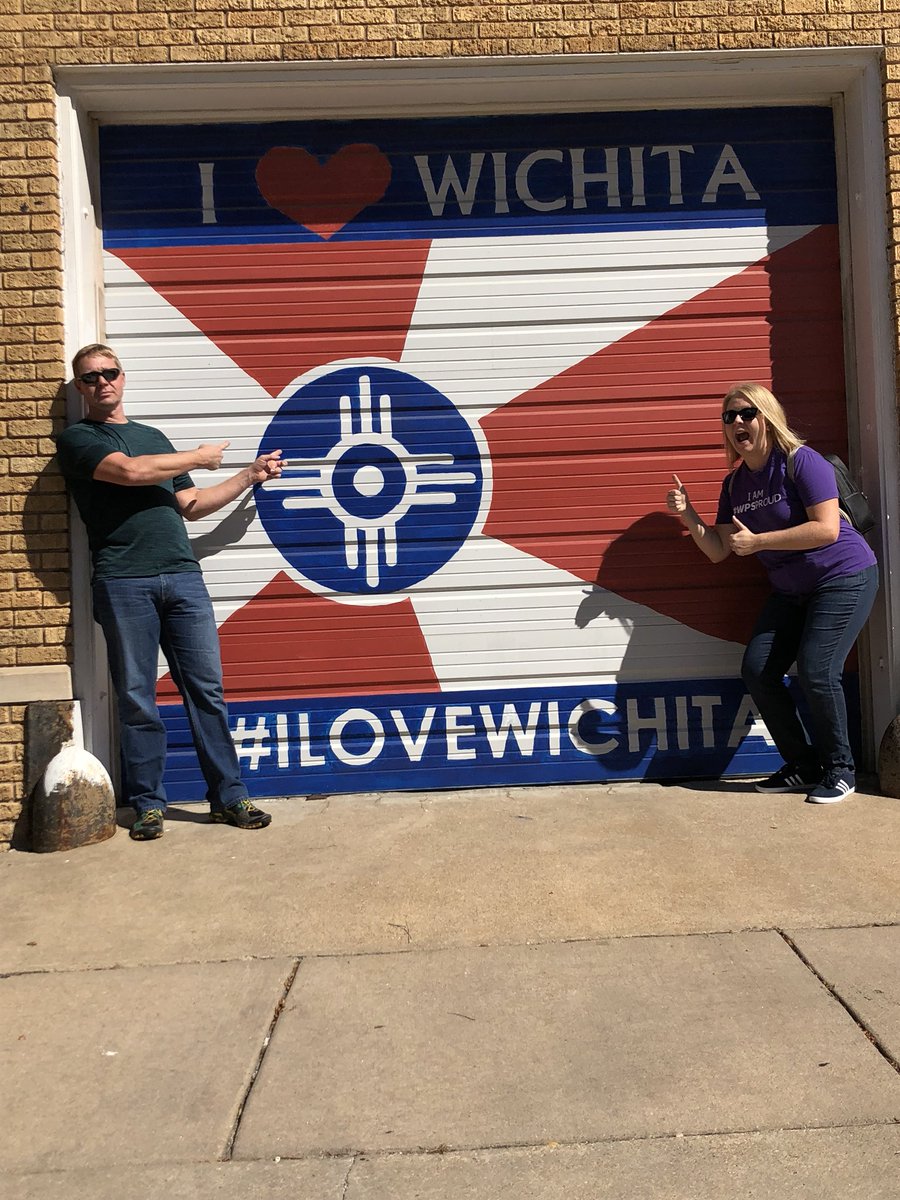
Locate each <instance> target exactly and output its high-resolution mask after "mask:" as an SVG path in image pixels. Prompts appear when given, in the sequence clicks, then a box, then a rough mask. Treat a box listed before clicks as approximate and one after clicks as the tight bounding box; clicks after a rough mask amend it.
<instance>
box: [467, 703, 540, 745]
mask: <svg viewBox="0 0 900 1200" xmlns="http://www.w3.org/2000/svg"><path fill="white" fill-rule="evenodd" d="M478 711H479V712H480V713H481V719H482V721H484V730H485V733H486V734H487V740H488V744H489V745H490V747H491V754H492V755H493V756H494V758H503V756H504V754H505V753H506V743H507V742H508V741H509V735H510V734H512V735H513V737H514V738H515V739H516V745H517V746H518V747H519V753H520V754H522V755H524V757H525V758H530V757H531V755H532V754H534V738H535V734H536V733H537V726H538V720H539V718H540V715H541V702H540V700H535V702H534V703H533V704H532V705H531V706H530V707H529V709H528V720H527V722H526V724H525V725H523V724H522V720H521V718H520V716H519V714H518V712H517V711H516V706H515V705H514V704H504V705H503V714H502V716H501V717H500V725H499V727H498V726H497V725H496V724H495V722H494V714H493V713H492V712H491V707H490V705H489V704H481V705H479V708H478Z"/></svg>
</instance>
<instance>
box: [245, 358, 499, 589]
mask: <svg viewBox="0 0 900 1200" xmlns="http://www.w3.org/2000/svg"><path fill="white" fill-rule="evenodd" d="M260 444H261V447H262V448H264V449H266V450H271V449H277V448H280V449H281V450H282V452H283V454H284V457H285V459H286V460H287V462H288V466H287V468H286V469H285V471H284V474H283V475H282V477H281V479H278V480H274V481H273V482H271V483H267V484H265V485H263V486H259V487H257V489H256V507H257V512H258V513H259V517H260V520H261V521H262V523H263V527H264V528H265V530H266V533H267V534H268V536H269V538H270V539H271V541H272V543H273V545H274V546H276V547H277V549H278V550H279V551H280V552H281V554H282V555H283V556H284V557H285V559H286V560H287V561H288V562H289V563H290V564H291V566H292V567H294V569H295V570H296V571H298V572H299V573H300V574H301V575H302V576H303V577H304V578H306V579H309V580H312V581H313V582H314V583H317V584H319V585H320V586H321V587H323V588H327V589H329V590H332V591H335V592H341V593H345V594H346V593H349V594H354V593H356V594H362V595H373V594H377V593H383V592H387V593H390V592H398V591H405V590H406V589H407V588H409V587H411V586H412V585H413V584H415V583H418V582H420V581H421V580H422V579H427V578H428V576H429V575H433V574H434V572H435V571H437V570H438V569H439V568H440V567H442V566H443V565H444V563H446V562H448V561H449V560H450V559H451V558H452V557H453V556H454V554H456V552H457V550H459V548H460V546H462V544H463V543H464V542H465V540H466V538H467V537H468V536H469V533H470V532H471V530H472V526H473V525H474V523H475V520H476V518H477V516H478V511H479V508H480V504H481V496H482V490H483V486H484V472H483V469H482V464H481V455H480V453H479V448H478V443H477V441H476V439H475V435H474V434H473V432H472V429H471V428H470V426H469V424H468V423H467V422H466V420H465V419H464V418H463V417H462V416H461V415H460V414H459V413H458V412H457V410H456V408H455V407H454V406H453V404H451V402H450V401H449V400H448V399H447V397H446V396H444V395H442V394H441V393H440V392H439V391H437V389H436V388H433V387H431V386H430V385H429V384H427V383H423V382H422V380H421V379H416V377H415V376H413V375H408V374H406V373H405V372H403V371H399V370H394V369H393V368H388V367H382V366H361V367H341V368H339V369H337V370H335V371H331V372H330V373H328V374H326V375H321V376H319V377H318V378H316V379H314V380H312V381H311V382H309V383H307V384H305V385H304V386H303V387H301V388H299V390H298V391H296V392H294V394H293V395H292V396H291V397H290V398H289V399H288V400H287V401H286V402H285V403H284V404H283V405H282V407H281V409H280V410H279V412H278V413H277V414H276V416H275V418H274V419H273V421H272V423H271V424H270V425H269V428H268V429H267V430H266V433H265V437H264V438H263V440H262V442H261V443H260Z"/></svg>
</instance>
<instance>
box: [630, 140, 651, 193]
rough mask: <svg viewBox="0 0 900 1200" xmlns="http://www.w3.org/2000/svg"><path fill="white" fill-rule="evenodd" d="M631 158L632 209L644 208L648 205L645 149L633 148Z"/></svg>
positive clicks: (640, 147) (641, 147)
mask: <svg viewBox="0 0 900 1200" xmlns="http://www.w3.org/2000/svg"><path fill="white" fill-rule="evenodd" d="M629 154H630V157H631V207H632V208H643V207H644V206H645V205H646V203H647V196H646V194H645V192H644V147H643V146H632V147H631V149H630V151H629Z"/></svg>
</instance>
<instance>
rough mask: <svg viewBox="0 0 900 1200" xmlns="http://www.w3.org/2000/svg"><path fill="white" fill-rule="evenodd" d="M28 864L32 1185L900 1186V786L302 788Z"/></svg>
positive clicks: (14, 1002) (60, 1189)
mask: <svg viewBox="0 0 900 1200" xmlns="http://www.w3.org/2000/svg"><path fill="white" fill-rule="evenodd" d="M270 807H271V809H272V812H273V814H274V818H275V819H274V821H273V824H272V826H271V827H270V828H269V829H267V830H262V831H254V832H249V833H243V832H239V831H237V830H234V829H232V828H230V827H227V826H210V825H208V824H207V823H206V821H205V816H204V814H203V813H202V812H201V811H199V810H197V809H193V808H183V809H180V810H177V811H176V810H170V814H169V819H168V821H167V830H166V836H165V837H164V838H163V839H162V840H161V841H159V842H155V843H147V844H141V845H138V844H136V843H133V842H131V841H130V840H129V839H128V836H127V833H126V832H125V830H124V829H122V830H120V831H119V832H118V833H117V835H116V837H115V838H114V839H112V841H109V842H105V843H103V844H101V845H98V846H92V847H85V848H82V849H80V850H77V851H73V852H71V853H68V854H59V855H47V856H37V855H28V854H19V853H10V854H8V855H4V856H3V857H2V858H0V873H2V877H3V879H2V882H3V895H4V904H3V911H4V923H3V929H2V933H0V964H2V971H3V972H4V976H3V978H2V980H0V1022H2V1029H3V1031H4V1034H3V1039H2V1047H3V1049H2V1056H0V1077H2V1078H3V1079H4V1082H5V1085H6V1087H5V1090H6V1094H7V1096H8V1101H7V1104H6V1106H5V1110H4V1133H5V1136H4V1138H3V1139H0V1192H4V1193H5V1194H7V1193H8V1194H9V1195H11V1196H12V1195H14V1196H16V1197H21V1198H22V1200H37V1198H41V1200H43V1197H48V1196H59V1197H65V1198H66V1200H82V1198H84V1200H87V1198H88V1197H90V1198H91V1200H107V1197H109V1198H112V1197H116V1198H117V1200H132V1198H138V1197H140V1198H141V1200H143V1198H145V1197H148V1198H149V1197H153V1198H155V1197H173V1198H174V1200H180V1198H182V1197H184V1198H187V1197H190V1198H192V1200H193V1198H194V1197H207V1196H209V1197H212V1196H215V1197H217V1198H221V1200H231V1198H232V1197H233V1198H235V1200H237V1198H238V1197H240V1200H248V1198H249V1200H252V1198H255V1197H273V1198H276V1200H281V1198H284V1200H287V1198H288V1197H290V1198H291V1200H307V1198H310V1200H313V1198H314V1200H387V1198H388V1197H390V1198H391V1200H406V1198H407V1197H409V1198H412V1197H418V1198H426V1197H427V1198H430V1200H460V1198H463V1200H496V1198H497V1197H499V1196H506V1195H510V1196H511V1195H515V1196H516V1198H517V1200H532V1198H534V1200H539V1198H540V1200H544V1198H547V1200H555V1198H557V1197H559V1198H562V1197H565V1198H566V1200H573V1198H574V1200H581V1198H582V1197H583V1198H584V1200H588V1198H590V1200H596V1198H605V1197H617V1198H618V1197H621V1198H622V1200H664V1198H665V1200H674V1198H676V1197H677V1198H678V1200H682V1198H683V1200H688V1198H690V1200H718V1198H720V1197H721V1198H723V1200H724V1198H726V1197H727V1198H728V1200H733V1198H738V1197H745V1196H751V1195H759V1196H771V1197H773V1198H774V1200H799V1198H800V1197H803V1198H804V1200H805V1198H807V1197H809V1198H812V1197H816V1198H817V1200H831V1198H832V1197H833V1198H835V1200H836V1198H837V1197H840V1198H841V1200H847V1198H848V1197H856V1196H859V1197H863V1196H864V1197H866V1200H873V1198H879V1197H885V1198H887V1197H889V1196H890V1197H892V1198H893V1197H895V1196H896V1194H897V1183H896V1178H897V1163H898V1162H900V1124H898V1122H900V1073H898V1069H897V1061H898V1060H900V880H898V857H900V856H898V846H900V836H898V835H900V801H897V800H891V799H887V798H883V797H880V796H877V795H874V794H865V793H861V794H857V795H856V796H855V797H853V798H852V799H851V800H849V801H847V802H845V803H844V804H841V805H835V806H813V805H807V804H804V803H803V798H802V797H796V796H763V795H759V794H756V793H754V792H752V791H750V790H748V786H747V785H745V784H742V783H741V784H738V783H734V784H717V785H708V786H707V785H692V786H691V787H684V786H678V785H673V786H667V787H661V786H656V785H649V784H631V785H614V786H588V785H583V786H568V787H547V788H527V789H522V788H518V789H509V790H502V789H495V790H488V791H460V792H449V793H437V794H434V795H430V796H425V795H391V796H384V797H378V796H349V797H335V798H332V799H329V800H315V801H303V800H299V799H293V800H283V801H275V802H273V803H272V804H271V805H270Z"/></svg>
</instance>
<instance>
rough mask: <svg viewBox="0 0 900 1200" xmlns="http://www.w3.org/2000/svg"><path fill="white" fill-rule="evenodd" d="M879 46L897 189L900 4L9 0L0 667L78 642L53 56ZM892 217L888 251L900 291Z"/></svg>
mask: <svg viewBox="0 0 900 1200" xmlns="http://www.w3.org/2000/svg"><path fill="white" fill-rule="evenodd" d="M852 45H882V46H884V47H886V52H887V58H886V61H887V83H886V94H885V101H886V120H887V132H888V137H889V158H888V170H889V189H890V195H891V201H892V205H893V211H894V212H896V210H897V207H898V203H900V0H672V2H670V0H622V2H620V3H613V2H609V0H594V2H592V3H569V2H568V0H562V2H560V3H548V4H543V3H533V2H531V0H523V2H520V3H517V2H516V0H497V2H496V3H465V4H404V3H397V4H389V3H384V4H379V3H378V2H377V0H0V118H2V127H0V138H2V145H0V293H2V294H0V310H2V317H0V320H2V330H0V364H2V377H0V389H2V391H0V400H2V411H0V628H2V630H3V634H4V636H3V638H2V640H0V665H3V666H25V665H28V664H32V663H63V662H67V661H68V660H69V659H68V656H69V655H70V654H71V646H70V632H69V610H68V602H69V592H68V570H67V568H68V529H67V521H66V505H65V500H64V493H63V489H62V486H61V482H60V480H59V478H58V477H57V476H56V475H55V473H54V472H53V469H52V466H49V465H48V464H49V460H50V457H51V454H52V442H51V440H50V436H51V433H52V432H53V430H54V429H56V428H58V427H59V426H60V425H61V423H62V421H63V405H62V401H61V398H60V395H59V387H60V381H61V380H62V379H63V378H64V376H65V364H64V362H63V347H62V310H61V302H62V277H61V265H60V232H59V201H58V175H59V165H58V162H57V158H56V147H55V130H54V124H53V116H54V104H53V87H52V80H51V74H50V72H51V68H52V67H53V66H54V65H55V64H59V63H80V64H91V63H98V64H99V63H154V62H172V63H190V62H196V63H200V62H203V63H207V62H218V63H222V62H228V63H232V62H260V61H285V62H288V61H296V60H300V59H313V60H335V59H361V58H373V59H374V58H396V57H402V58H409V57H426V56H432V57H433V56H467V55H483V54H489V55H504V54H509V55H516V54H583V53H589V52H616V51H621V52H632V53H633V52H648V51H660V50H716V49H728V50H734V49H747V48H772V47H777V48H786V47H801V46H803V47H806V46H852ZM897 241H898V239H897V224H896V219H895V220H894V221H893V222H892V237H891V247H890V254H891V263H892V268H893V278H894V281H895V287H896V289H897V294H898V297H900V261H898V255H897ZM21 721H22V711H21V709H20V708H15V707H13V708H0V843H2V842H3V841H4V840H5V838H7V837H8V834H9V830H10V828H11V825H12V822H13V820H14V818H15V814H16V812H17V810H18V804H19V802H20V801H21V789H22V769H21V761H22V754H21V750H22V746H21V741H22V738H21Z"/></svg>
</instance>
